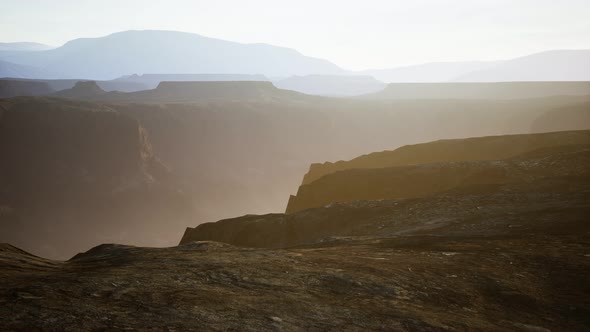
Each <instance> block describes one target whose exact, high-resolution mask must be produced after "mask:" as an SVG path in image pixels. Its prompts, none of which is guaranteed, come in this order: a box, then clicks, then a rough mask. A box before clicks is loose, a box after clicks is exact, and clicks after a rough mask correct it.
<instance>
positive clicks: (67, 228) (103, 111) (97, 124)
mask: <svg viewBox="0 0 590 332" xmlns="http://www.w3.org/2000/svg"><path fill="white" fill-rule="evenodd" d="M2 105H3V107H4V109H5V110H4V111H3V113H2V116H1V118H0V156H2V160H3V162H2V163H1V165H0V183H1V184H2V186H1V187H2V189H1V192H0V206H1V207H3V213H2V214H0V221H2V222H1V224H0V227H1V228H2V232H0V234H1V237H2V239H1V240H3V241H8V240H10V241H11V242H12V243H14V244H17V245H19V246H22V247H25V248H26V249H28V250H31V251H32V252H35V253H41V252H42V253H43V254H44V255H47V256H50V257H64V256H65V257H67V256H69V255H70V253H71V251H72V250H76V249H77V250H79V249H81V248H84V247H87V245H88V243H97V242H102V241H104V240H105V239H108V238H110V239H112V240H117V241H130V242H134V241H137V240H138V239H139V238H141V237H142V236H139V235H136V234H143V235H145V231H146V230H148V229H149V230H150V231H154V230H153V229H152V227H154V226H155V225H154V224H153V222H154V221H155V220H158V221H160V220H161V218H165V217H172V216H174V215H175V214H176V212H175V209H178V212H179V213H178V214H177V217H178V216H183V215H184V216H185V217H186V214H185V212H186V211H187V210H189V208H188V205H187V206H185V207H182V206H183V205H184V202H185V198H183V196H182V195H181V194H178V193H177V192H176V189H175V188H174V186H173V185H172V184H170V183H168V180H167V178H168V177H169V175H168V170H167V168H166V167H165V166H164V165H163V164H162V163H161V162H160V161H159V160H158V158H157V157H156V156H155V155H154V153H153V151H152V147H151V145H150V142H149V139H148V137H147V133H146V131H145V129H144V128H143V127H142V126H141V125H140V124H139V123H138V121H137V120H136V119H133V118H130V117H128V116H125V115H121V114H120V113H118V112H116V111H114V110H112V109H109V108H108V107H104V106H99V105H95V104H89V103H79V102H64V101H63V100H56V99H31V98H17V99H9V100H5V101H3V102H2ZM144 218H145V219H144ZM134 228H137V229H134ZM131 230H133V232H134V233H133V234H131V235H129V233H128V232H130V231H131ZM136 232H139V233H136ZM74 234H75V235H74ZM152 236H154V235H152Z"/></svg>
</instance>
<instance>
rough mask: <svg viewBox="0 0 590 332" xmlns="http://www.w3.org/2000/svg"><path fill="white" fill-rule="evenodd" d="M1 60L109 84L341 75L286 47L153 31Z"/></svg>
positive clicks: (80, 41)
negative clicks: (213, 76)
mask: <svg viewBox="0 0 590 332" xmlns="http://www.w3.org/2000/svg"><path fill="white" fill-rule="evenodd" d="M3 58H4V59H5V60H6V61H12V62H16V63H19V64H26V65H32V66H36V67H41V68H46V69H51V70H52V71H54V72H58V73H60V74H61V75H62V78H86V79H114V78H117V77H120V76H123V75H130V74H134V73H136V74H144V73H170V74H177V73H219V74H223V73H228V74H261V75H266V76H290V75H307V74H338V73H342V72H343V70H342V69H341V68H339V67H338V66H336V65H334V64H332V63H330V62H328V61H326V60H321V59H316V58H311V57H307V56H304V55H302V54H301V53H299V52H297V51H295V50H293V49H289V48H284V47H277V46H273V45H268V44H242V43H236V42H230V41H225V40H221V39H215V38H208V37H204V36H200V35H197V34H192V33H185V32H176V31H156V30H143V31H124V32H118V33H114V34H111V35H108V36H105V37H100V38H81V39H75V40H72V41H69V42H67V43H66V44H64V45H63V46H61V47H58V48H55V49H52V50H48V51H39V52H20V53H15V54H9V55H5V56H3Z"/></svg>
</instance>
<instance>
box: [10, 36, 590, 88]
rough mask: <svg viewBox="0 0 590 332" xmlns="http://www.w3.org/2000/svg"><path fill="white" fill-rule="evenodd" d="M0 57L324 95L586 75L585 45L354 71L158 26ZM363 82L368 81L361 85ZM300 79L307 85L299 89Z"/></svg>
mask: <svg viewBox="0 0 590 332" xmlns="http://www.w3.org/2000/svg"><path fill="white" fill-rule="evenodd" d="M0 60H2V61H3V62H2V64H0V77H13V78H43V79H48V78H61V79H91V80H113V79H117V78H121V79H124V80H140V81H142V82H137V83H142V84H145V81H150V82H149V83H148V84H147V86H148V87H149V88H154V87H155V86H157V84H158V83H159V82H161V81H171V80H177V79H170V77H177V76H178V75H187V76H186V77H184V78H182V77H181V78H180V79H178V80H181V81H186V80H193V79H192V78H191V77H192V76H191V75H204V76H203V77H197V78H196V79H194V80H197V81H200V80H206V79H208V78H207V75H212V76H211V78H212V79H211V80H216V81H219V80H230V79H231V77H232V76H236V77H238V76H240V75H249V76H251V77H250V78H249V79H231V80H240V81H242V80H268V78H271V79H272V80H273V81H274V82H280V83H279V84H280V85H282V86H284V87H285V88H292V89H294V90H296V91H299V92H305V93H312V94H321V95H353V94H358V92H359V91H361V90H367V89H368V90H371V91H373V89H374V86H376V85H378V84H379V83H380V82H384V83H395V82H453V81H457V82H506V81H590V50H551V51H546V52H541V53H535V54H531V55H527V56H523V57H518V58H514V59H507V60H502V61H467V62H433V63H425V64H420V65H413V66H405V67H398V68H390V69H375V70H363V71H356V72H355V71H348V70H345V69H342V68H340V67H339V66H337V65H335V64H333V63H331V62H329V61H327V60H323V59H317V58H312V57H308V56H305V55H303V54H301V53H299V52H297V51H296V50H294V49H290V48H285V47H278V46H273V45H269V44H243V43H237V42H231V41H226V40H221V39H215V38H208V37H204V36H201V35H197V34H193V33H185V32H177V31H156V30H144V31H124V32H118V33H114V34H111V35H108V36H105V37H99V38H80V39H75V40H72V41H69V42H67V43H66V44H64V45H63V46H60V47H57V48H51V46H47V45H43V44H36V43H0ZM19 66H20V67H19ZM134 75H135V76H134ZM150 75H157V76H162V77H168V78H165V79H158V78H157V77H151V76H150ZM220 75H228V76H227V77H225V78H223V77H221V76H220ZM351 75H354V76H355V77H357V78H356V79H355V82H353V83H354V84H353V86H354V87H353V88H352V91H348V90H350V89H351V87H350V84H351V81H350V80H351V77H350V76H351ZM358 76H365V77H366V76H372V77H373V78H374V79H375V80H374V81H373V82H370V83H369V82H364V83H363V82H360V81H359V80H358ZM220 77H221V78H220ZM253 77H257V78H255V79H253ZM373 78H370V79H373ZM365 83H366V84H369V85H371V87H370V88H367V89H365V88H363V87H361V85H366V84H365ZM301 84H304V85H305V86H304V87H303V88H301V87H300V86H301ZM306 90H310V91H306ZM345 90H347V91H345ZM371 91H368V92H371ZM365 93H367V92H365Z"/></svg>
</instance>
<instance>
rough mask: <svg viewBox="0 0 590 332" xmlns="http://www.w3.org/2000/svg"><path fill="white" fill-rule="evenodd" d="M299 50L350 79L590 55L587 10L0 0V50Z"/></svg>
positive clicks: (217, 0)
mask: <svg viewBox="0 0 590 332" xmlns="http://www.w3.org/2000/svg"><path fill="white" fill-rule="evenodd" d="M132 29H134V30H142V29H162V30H179V31H186V32H194V33H198V34H201V35H204V36H208V37H214V38H221V39H227V40H232V41H237V42H244V43H250V42H263V43H269V44H274V45H280V46H286V47H291V48H295V49H297V50H298V51H300V52H301V53H303V54H305V55H310V56H315V57H320V58H325V59H328V60H330V61H332V62H334V63H336V64H338V65H340V66H342V67H344V68H347V69H365V68H386V67H394V66H399V65H406V64H416V63H422V62H430V61H461V60H494V59H503V58H510V57H515V56H520V55H526V54H529V53H534V52H538V51H543V50H548V49H580V48H590V0H403V1H397V0H356V1H346V0H333V1H332V0H297V1H280V0H208V1H199V0H192V1H191V0H166V1H148V0H127V1H126V0H100V1H96V0H0V41H3V42H11V41H36V42H40V43H46V44H51V45H61V44H63V43H65V42H66V41H68V40H71V39H75V38H79V37H99V36H104V35H107V34H110V33H113V32H117V31H123V30H132Z"/></svg>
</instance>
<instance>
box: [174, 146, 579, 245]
mask: <svg viewBox="0 0 590 332" xmlns="http://www.w3.org/2000/svg"><path fill="white" fill-rule="evenodd" d="M589 148H590V145H587V146H584V147H579V149H578V148H571V147H568V148H565V149H559V151H556V150H554V149H550V150H545V151H537V152H535V153H531V154H530V155H527V156H523V157H521V158H517V159H513V160H505V161H477V162H450V163H439V164H425V165H418V166H407V167H392V168H382V169H359V170H350V171H342V172H337V173H334V174H331V175H328V176H325V177H323V178H321V179H320V180H318V181H315V182H313V183H312V184H310V185H307V186H303V187H302V188H300V192H299V195H298V196H297V197H296V198H295V199H296V200H294V199H292V200H291V201H290V202H289V203H290V204H289V207H290V208H291V210H289V211H288V212H290V214H272V215H265V216H244V217H240V218H234V219H229V220H222V221H219V222H217V223H208V224H201V225H199V226H197V227H196V228H188V229H187V230H186V232H185V235H184V237H183V239H182V241H181V243H186V242H188V241H192V240H214V241H221V242H226V243H230V244H234V245H241V246H251V247H286V246H293V245H298V244H302V243H310V242H316V241H319V240H321V239H322V238H325V237H329V236H336V235H337V236H353V235H354V236H373V235H376V234H380V235H385V234H386V233H384V232H385V230H389V231H392V232H393V231H394V232H406V231H410V230H412V229H414V228H416V229H430V228H431V226H436V227H443V228H444V227H456V226H457V225H455V224H457V223H458V224H462V223H465V222H469V223H470V222H476V220H485V219H486V218H492V219H493V220H496V221H497V220H498V219H499V218H502V217H505V214H506V213H514V211H516V209H520V208H524V209H525V210H526V209H528V208H529V207H527V205H530V208H531V209H539V211H537V212H533V211H531V212H530V213H531V214H534V213H542V212H541V211H542V210H543V208H545V207H547V206H553V205H552V204H554V203H550V201H551V200H552V199H554V198H556V197H553V198H552V197H551V193H555V194H556V195H558V196H559V195H562V194H564V195H569V194H573V195H577V193H578V191H581V193H580V195H581V196H584V195H587V193H586V194H584V190H585V189H583V188H586V187H588V185H589V184H590V167H588V165H589V164H590V149H589ZM580 188H582V189H580ZM302 189H303V190H302ZM568 193H569V194H568ZM547 195H549V196H547ZM581 196H580V197H581ZM561 199H563V197H562V198H558V200H561ZM545 200H547V201H545ZM466 202H469V203H466ZM562 202H565V201H562ZM564 204H565V203H564ZM555 205H556V206H559V204H558V203H555ZM429 206H430V207H429ZM564 206H569V203H568V204H565V205H564ZM572 209H573V210H572V213H573V215H575V216H578V217H581V214H579V211H577V210H576V208H575V204H574V205H572ZM576 211H577V212H576ZM527 213H529V212H527ZM527 213H524V214H523V215H522V216H520V217H519V218H524V219H526V218H527ZM463 218H464V219H463ZM509 219H510V218H507V219H506V221H505V222H507V221H508V220H509ZM406 222H407V223H409V224H406ZM523 222H526V223H530V222H534V221H533V220H530V221H523ZM481 227H483V226H481ZM445 229H446V228H445ZM480 231H482V232H484V229H483V228H482V229H480ZM484 233H485V232H484ZM388 234H389V235H392V234H393V233H388ZM482 234H483V233H482Z"/></svg>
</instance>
